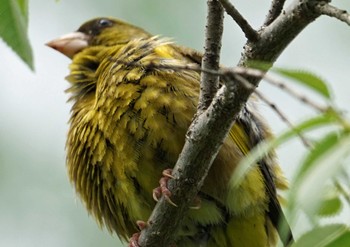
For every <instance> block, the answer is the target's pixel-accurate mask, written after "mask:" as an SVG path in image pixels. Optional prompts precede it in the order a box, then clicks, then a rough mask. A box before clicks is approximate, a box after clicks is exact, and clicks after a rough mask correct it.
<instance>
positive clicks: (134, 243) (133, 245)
mask: <svg viewBox="0 0 350 247" xmlns="http://www.w3.org/2000/svg"><path fill="white" fill-rule="evenodd" d="M136 225H137V226H138V227H139V229H140V230H141V231H142V230H143V229H145V228H146V227H147V223H146V222H144V221H142V220H138V221H136ZM140 234H141V233H140V232H137V233H134V234H133V235H132V236H131V238H130V239H129V247H140V245H139V237H140Z"/></svg>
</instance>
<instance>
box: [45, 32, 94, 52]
mask: <svg viewBox="0 0 350 247" xmlns="http://www.w3.org/2000/svg"><path fill="white" fill-rule="evenodd" d="M89 39H90V36H89V35H87V34H84V33H81V32H73V33H69V34H66V35H63V36H61V37H59V38H58V39H54V40H52V41H50V42H48V43H46V45H47V46H49V47H51V48H53V49H55V50H57V51H59V52H61V53H62V54H64V55H66V56H67V57H69V58H73V56H74V55H75V54H77V53H78V52H79V51H81V50H82V49H84V48H85V47H87V46H88V45H89Z"/></svg>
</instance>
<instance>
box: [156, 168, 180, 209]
mask: <svg viewBox="0 0 350 247" xmlns="http://www.w3.org/2000/svg"><path fill="white" fill-rule="evenodd" d="M171 173H172V169H166V170H164V171H163V172H162V175H163V177H162V178H161V179H160V180H159V187H157V188H155V189H154V190H153V194H152V196H153V199H154V200H155V201H157V202H158V200H159V198H161V196H164V199H165V200H166V201H167V202H168V203H170V204H171V205H173V206H174V207H177V205H176V203H174V202H173V201H172V200H171V199H170V197H171V192H170V190H169V189H168V181H169V179H174V178H175V177H174V176H172V175H171Z"/></svg>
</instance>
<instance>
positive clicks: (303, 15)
mask: <svg viewBox="0 0 350 247" xmlns="http://www.w3.org/2000/svg"><path fill="white" fill-rule="evenodd" d="M209 1H210V0H209ZM214 2H217V1H215V0H214V1H213V3H214ZM319 2H320V1H319V0H295V1H294V2H293V3H292V5H291V6H290V7H289V8H288V9H287V10H286V12H285V13H284V14H283V15H279V16H278V17H277V19H276V20H275V21H274V22H272V23H271V24H270V25H269V26H267V27H266V28H264V29H263V30H262V32H261V37H260V38H259V40H257V41H252V40H249V41H248V42H247V44H246V45H245V48H244V51H243V54H242V57H241V59H240V61H239V66H247V65H248V63H249V61H250V60H261V61H265V62H269V63H271V64H272V63H273V62H274V61H275V60H276V59H277V58H278V56H279V55H280V54H281V52H282V51H283V50H284V49H285V48H286V47H287V45H288V44H289V43H290V42H291V41H292V40H293V39H294V38H295V37H296V36H297V35H298V34H299V33H300V32H301V31H302V30H303V29H304V28H305V27H306V26H307V25H308V24H310V23H311V22H312V21H314V20H315V19H316V18H317V17H318V16H319V15H320V13H319V12H318V11H316V8H315V6H316V5H317V4H318V3H319ZM324 2H325V3H326V1H324ZM327 2H328V1H327ZM208 14H213V13H210V12H209V13H208ZM209 19H210V18H208V20H209ZM209 33H210V32H207V34H209ZM221 79H222V81H223V82H224V85H223V86H222V87H221V88H220V89H219V90H218V92H217V93H216V95H215V97H214V99H213V100H212V102H211V104H210V105H209V107H208V108H207V109H206V110H205V111H204V112H203V113H201V114H198V115H197V116H196V117H195V119H194V121H193V122H192V124H191V126H190V127H189V130H188V132H187V135H186V140H185V144H184V147H183V150H182V152H181V154H180V156H179V159H178V161H177V163H176V165H175V167H174V170H173V174H172V175H173V176H174V179H171V180H170V181H169V183H168V187H169V190H170V191H171V192H172V197H171V199H172V201H173V202H175V203H176V204H177V205H178V207H174V206H172V205H170V204H169V203H168V202H167V201H166V200H165V199H164V197H162V198H161V199H160V200H159V202H158V203H157V205H156V207H155V209H154V210H153V212H152V215H151V216H150V219H149V221H148V226H147V227H146V228H145V229H144V230H142V231H141V236H140V238H139V244H140V246H142V247H149V246H169V245H170V244H171V243H173V242H174V235H175V234H176V232H177V229H178V227H179V226H180V225H181V223H182V219H184V216H185V214H186V212H187V210H188V209H189V206H190V204H191V202H192V201H193V198H194V197H195V196H196V194H197V193H198V191H199V190H200V188H201V186H202V183H203V180H204V179H205V175H206V173H207V171H208V170H209V167H210V166H211V164H212V162H213V160H214V159H215V157H216V154H217V153H218V151H219V148H220V146H221V143H222V142H223V140H224V139H225V137H226V135H227V133H228V131H229V130H230V128H231V126H232V124H233V122H234V120H235V119H236V118H237V116H238V115H239V113H240V111H241V109H242V107H243V106H244V104H245V103H246V101H247V100H248V98H249V96H250V95H251V93H252V92H253V90H252V89H250V88H247V87H245V86H244V85H242V84H241V83H239V82H237V80H236V79H237V78H235V76H234V74H233V75H231V76H223V77H221ZM245 79H246V80H248V81H249V82H250V83H251V85H252V86H253V88H254V87H256V86H258V84H259V81H260V80H261V78H254V77H249V76H248V77H246V78H245ZM174 219H175V220H174ZM170 222H171V223H170Z"/></svg>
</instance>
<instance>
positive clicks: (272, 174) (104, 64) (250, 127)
mask: <svg viewBox="0 0 350 247" xmlns="http://www.w3.org/2000/svg"><path fill="white" fill-rule="evenodd" d="M78 31H79V33H80V34H79V35H81V34H84V35H85V36H83V37H85V38H83V39H82V40H85V41H86V44H85V45H81V44H82V43H79V44H80V46H79V45H75V43H74V41H75V40H74V39H70V40H68V41H67V39H66V42H65V43H64V44H63V43H62V41H61V40H62V39H60V41H57V40H56V41H53V42H51V43H49V45H50V46H52V47H54V48H55V49H57V50H59V51H61V52H63V53H65V54H66V55H68V56H69V57H71V58H72V64H71V66H70V70H71V72H70V75H69V76H67V80H68V81H69V82H70V83H71V87H70V88H69V89H68V90H67V91H68V92H69V93H71V100H72V102H73V107H72V113H71V114H72V115H71V120H70V130H69V133H68V140H67V166H68V173H69V177H70V179H71V181H72V182H73V184H74V186H75V189H76V191H77V192H78V194H79V195H80V197H81V198H82V200H83V202H84V203H85V205H86V207H87V209H88V211H89V212H90V213H92V214H93V215H94V216H95V217H96V219H97V221H98V222H99V223H100V224H101V225H105V226H106V227H107V228H108V229H109V230H111V231H114V232H116V233H117V234H118V235H119V236H120V237H121V238H122V239H124V240H127V239H128V238H129V237H130V236H131V235H132V234H133V233H135V232H137V231H138V228H137V225H136V221H137V220H143V221H147V219H148V217H149V215H150V213H151V211H152V209H153V207H154V205H155V202H154V201H153V199H152V191H153V189H154V188H156V187H157V186H158V181H159V178H160V177H161V176H162V175H161V174H162V171H163V170H164V169H167V168H172V167H173V166H174V164H175V162H176V160H177V157H178V155H179V153H180V152H181V149H182V146H183V144H184V140H185V133H186V130H187V128H188V126H189V124H190V122H191V119H192V117H193V115H194V113H195V112H196V107H197V103H198V95H199V80H200V74H199V73H198V72H195V71H190V70H185V71H183V70H181V71H179V70H174V69H164V66H163V68H160V65H174V64H175V65H190V64H199V63H200V59H201V55H200V54H199V53H197V52H195V51H193V50H191V49H188V48H183V47H179V46H176V45H174V44H172V43H170V42H169V41H166V40H164V39H160V38H158V37H152V36H151V35H150V34H148V33H147V32H145V31H143V30H142V29H140V28H138V27H134V26H132V25H129V24H127V23H124V22H121V21H118V20H113V19H107V18H100V19H94V20H92V21H89V22H87V23H86V24H84V25H83V26H81V27H80V28H79V30H78ZM80 41H81V40H80ZM59 42H61V43H59ZM73 43H74V45H75V46H73V45H72V44H73ZM72 47H73V48H72ZM77 47H78V48H77ZM64 49H70V50H69V52H66V50H64ZM72 49H75V50H74V51H72ZM254 107H255V106H254V102H253V100H250V102H249V103H248V104H247V106H246V107H245V108H244V110H243V111H242V113H241V116H240V118H239V119H238V120H237V121H236V123H235V125H234V126H233V127H232V129H231V131H230V133H229V135H228V137H227V139H226V140H225V142H224V143H223V146H222V148H221V150H220V152H219V154H218V156H217V158H216V160H215V161H214V163H213V165H212V168H211V169H210V171H209V174H208V177H207V178H206V180H205V182H204V185H203V188H202V189H201V191H200V193H199V195H198V196H199V197H200V198H201V204H200V208H199V209H190V210H189V212H188V214H187V216H186V218H185V220H184V224H183V225H182V226H181V229H180V231H179V232H178V233H177V238H176V243H177V246H179V247H182V246H184V247H186V246H188V247H191V246H208V247H236V246H239V247H244V246H247V247H254V246H256V247H267V246H275V244H276V239H277V231H276V229H275V227H276V222H277V221H276V219H277V220H278V219H279V218H280V216H281V215H282V214H281V213H282V212H281V211H280V206H279V204H278V201H277V199H276V191H275V186H276V185H277V187H280V188H281V189H284V188H286V181H285V179H284V177H283V176H282V174H281V171H280V168H279V166H278V165H277V164H276V161H275V158H274V156H273V154H270V155H268V156H267V157H266V158H265V159H264V160H262V161H261V163H260V164H259V165H257V166H255V167H253V168H252V169H251V170H250V171H249V172H248V174H247V175H246V177H245V178H244V180H243V182H242V183H241V184H240V185H239V186H237V187H230V186H229V181H230V178H231V177H232V174H233V172H234V170H235V168H236V166H237V164H238V162H239V160H240V159H241V158H242V157H243V156H244V155H245V154H247V153H248V152H249V150H250V149H251V148H252V147H253V146H254V145H256V144H257V143H258V142H259V141H261V140H262V139H263V138H265V137H267V136H269V135H270V133H269V130H268V129H267V127H266V125H265V124H264V122H263V121H262V120H261V119H260V117H259V116H258V115H257V114H256V113H255V111H256V109H254ZM201 244H202V245H201Z"/></svg>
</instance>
